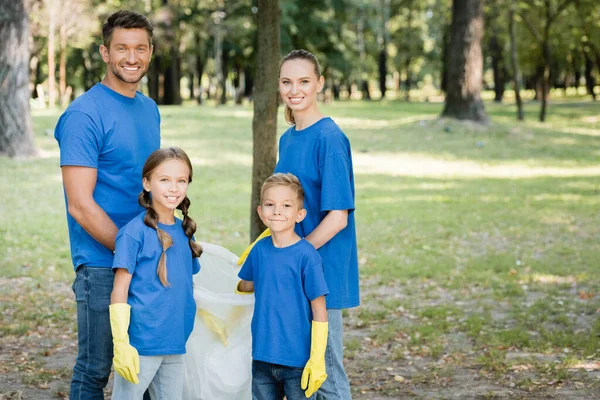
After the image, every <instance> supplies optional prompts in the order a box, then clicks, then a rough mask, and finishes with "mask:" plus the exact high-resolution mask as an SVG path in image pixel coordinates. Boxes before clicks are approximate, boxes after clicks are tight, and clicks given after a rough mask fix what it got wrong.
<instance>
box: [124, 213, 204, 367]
mask: <svg viewBox="0 0 600 400" xmlns="http://www.w3.org/2000/svg"><path fill="white" fill-rule="evenodd" d="M145 214H146V212H145V211H144V212H142V213H140V214H139V215H138V216H137V217H135V218H134V219H133V220H131V222H129V223H128V224H127V225H125V226H124V227H123V228H121V229H120V230H119V233H118V234H117V240H116V247H115V257H114V262H113V266H112V267H113V270H114V269H116V268H124V269H127V271H128V272H129V273H130V274H132V277H131V283H130V285H129V294H128V299H127V303H129V305H130V306H131V319H130V323H129V342H130V344H131V345H132V346H133V347H135V348H136V349H137V351H138V353H139V354H140V355H143V356H156V355H169V354H185V344H186V342H187V339H188V337H189V336H190V334H191V333H192V329H193V328H194V319H195V316H196V302H195V301H194V294H193V279H192V276H193V274H196V273H198V271H200V263H199V261H198V258H193V257H192V250H191V249H190V245H189V239H188V237H187V236H186V235H185V232H184V231H183V227H182V223H181V220H180V219H178V218H175V224H173V225H165V224H161V223H159V224H158V226H159V228H160V229H162V230H163V231H165V232H167V233H168V234H169V235H170V236H171V238H172V239H173V245H172V246H171V247H169V248H168V249H167V280H168V281H169V283H170V285H171V286H170V287H164V286H163V285H162V284H161V282H160V280H159V278H158V275H157V273H156V269H157V267H158V260H159V258H160V255H161V253H162V247H161V245H160V242H159V240H158V235H157V232H156V230H155V229H153V228H151V227H149V226H147V225H146V224H144V216H145Z"/></svg>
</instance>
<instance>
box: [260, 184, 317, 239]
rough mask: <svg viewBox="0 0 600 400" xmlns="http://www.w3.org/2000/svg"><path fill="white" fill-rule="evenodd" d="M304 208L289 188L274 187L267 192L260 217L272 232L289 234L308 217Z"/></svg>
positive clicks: (262, 202) (261, 205) (261, 206)
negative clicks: (298, 223)
mask: <svg viewBox="0 0 600 400" xmlns="http://www.w3.org/2000/svg"><path fill="white" fill-rule="evenodd" d="M302 206H303V205H302V204H299V201H298V196H297V195H296V193H295V192H294V191H293V190H292V189H290V188H289V187H288V186H283V185H279V186H272V187H270V188H268V189H267V190H265V193H264V196H263V199H262V201H261V204H260V205H259V206H258V215H259V216H260V219H261V220H262V221H263V223H264V224H265V225H266V226H267V228H269V229H271V232H275V233H280V232H289V231H293V230H294V227H295V225H296V223H297V222H300V221H302V220H303V219H304V217H305V216H306V210H305V209H304V208H303V207H302Z"/></svg>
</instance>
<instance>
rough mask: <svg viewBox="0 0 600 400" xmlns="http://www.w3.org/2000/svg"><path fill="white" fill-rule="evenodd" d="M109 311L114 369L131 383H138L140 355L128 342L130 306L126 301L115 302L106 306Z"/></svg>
mask: <svg viewBox="0 0 600 400" xmlns="http://www.w3.org/2000/svg"><path fill="white" fill-rule="evenodd" d="M108 310H109V313H110V329H111V331H112V336H113V346H114V357H113V365H114V367H115V371H116V372H117V373H118V374H119V375H121V376H122V377H123V378H125V379H127V380H128V381H129V382H131V383H136V384H137V383H138V374H139V373H140V356H139V355H138V352H137V350H136V348H135V347H133V346H132V345H130V344H129V335H128V334H127V330H128V329H129V319H130V316H131V306H130V305H129V304H126V303H115V304H111V305H110V306H109V307H108Z"/></svg>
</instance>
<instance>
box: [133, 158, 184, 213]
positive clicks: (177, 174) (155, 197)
mask: <svg viewBox="0 0 600 400" xmlns="http://www.w3.org/2000/svg"><path fill="white" fill-rule="evenodd" d="M189 179H190V169H189V168H188V166H187V164H186V163H184V162H183V161H181V160H168V161H165V162H163V163H161V164H160V165H159V166H158V167H156V168H155V169H154V171H152V173H151V174H150V179H146V178H144V179H143V182H142V183H143V185H144V189H145V190H146V191H148V192H150V193H151V194H152V208H154V210H155V211H156V213H157V214H158V216H159V220H160V221H161V222H163V223H164V222H167V223H168V222H172V221H173V213H174V211H175V209H176V208H177V206H178V205H179V204H180V203H181V202H182V201H183V199H185V196H186V194H187V188H188V184H189Z"/></svg>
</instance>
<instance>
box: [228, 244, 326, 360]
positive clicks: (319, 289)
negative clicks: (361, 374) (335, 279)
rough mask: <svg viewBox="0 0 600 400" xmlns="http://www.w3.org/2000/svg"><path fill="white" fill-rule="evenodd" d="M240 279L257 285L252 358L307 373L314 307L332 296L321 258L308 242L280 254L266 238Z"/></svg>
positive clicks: (243, 270)
mask: <svg viewBox="0 0 600 400" xmlns="http://www.w3.org/2000/svg"><path fill="white" fill-rule="evenodd" d="M238 276H239V277H240V278H241V279H244V280H247V281H253V282H254V295H255V303H254V316H253V317H252V327H251V330H252V358H253V359H254V360H257V361H264V362H269V363H273V364H279V365H286V366H289V367H298V368H303V367H304V366H305V365H306V362H307V361H308V359H309V357H310V344H311V326H312V309H311V307H310V302H311V301H312V300H314V299H316V298H317V297H320V296H324V295H326V294H327V293H328V290H327V284H326V283H325V277H324V275H323V264H322V262H321V257H320V256H319V253H317V251H316V250H315V248H314V247H313V245H312V244H310V243H308V242H307V241H306V240H304V239H302V240H300V241H298V242H297V243H295V244H293V245H291V246H288V247H283V248H277V247H275V246H274V245H273V240H272V239H271V237H266V238H264V239H262V240H260V241H259V242H258V243H256V245H254V247H253V248H252V250H251V251H250V254H249V255H248V258H247V259H246V261H245V262H244V265H243V266H242V269H241V270H240V272H239V274H238Z"/></svg>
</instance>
